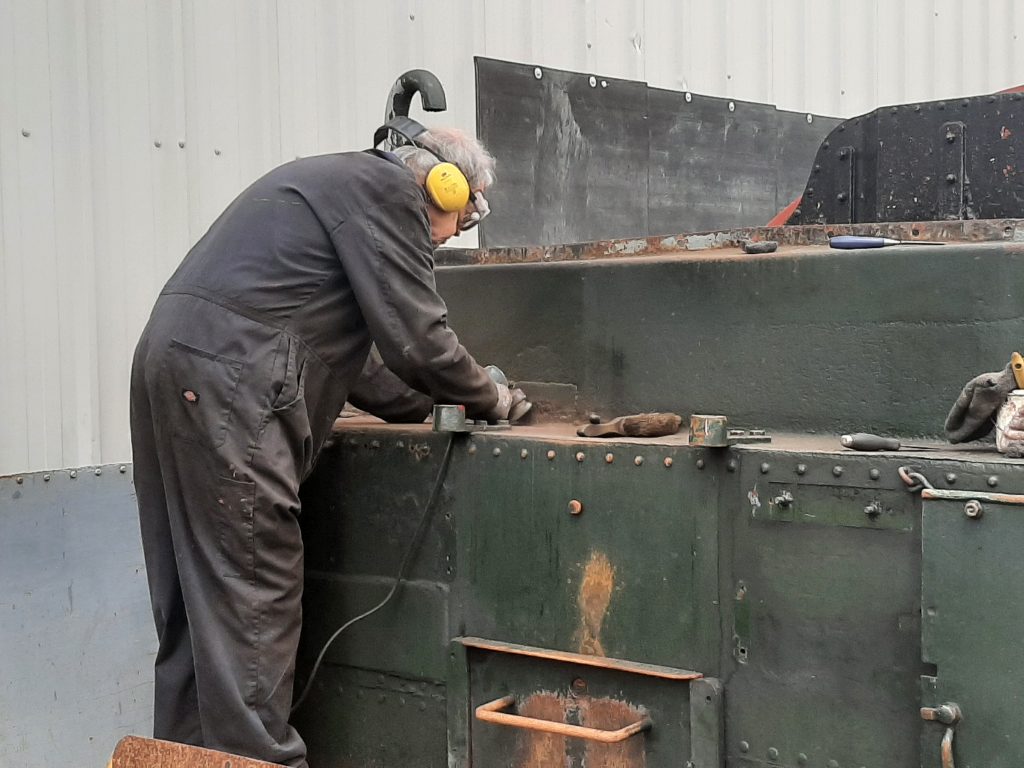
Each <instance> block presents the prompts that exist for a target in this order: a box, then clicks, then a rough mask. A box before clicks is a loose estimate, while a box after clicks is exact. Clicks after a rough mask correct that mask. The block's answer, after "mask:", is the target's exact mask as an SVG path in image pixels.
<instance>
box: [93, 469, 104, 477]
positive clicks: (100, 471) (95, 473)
mask: <svg viewBox="0 0 1024 768" xmlns="http://www.w3.org/2000/svg"><path fill="white" fill-rule="evenodd" d="M93 474H94V475H96V477H99V476H100V475H102V474H103V470H102V469H100V468H99V467H96V470H95V471H94V472H93Z"/></svg>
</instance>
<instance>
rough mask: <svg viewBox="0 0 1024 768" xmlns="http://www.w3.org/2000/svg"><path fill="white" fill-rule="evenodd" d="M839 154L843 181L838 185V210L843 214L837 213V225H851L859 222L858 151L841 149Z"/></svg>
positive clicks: (848, 148) (852, 148) (847, 148)
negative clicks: (857, 212)
mask: <svg viewBox="0 0 1024 768" xmlns="http://www.w3.org/2000/svg"><path fill="white" fill-rule="evenodd" d="M837 154H838V157H839V169H840V178H841V179H842V181H841V183H839V184H837V185H836V186H837V188H838V192H836V203H837V206H836V210H837V212H841V213H837V215H836V220H835V223H837V224H850V223H853V222H855V221H856V220H857V218H856V216H855V214H856V211H857V209H856V198H857V164H856V160H857V150H856V149H855V148H854V147H850V146H847V147H840V148H839V150H838V153H837ZM844 164H845V170H844Z"/></svg>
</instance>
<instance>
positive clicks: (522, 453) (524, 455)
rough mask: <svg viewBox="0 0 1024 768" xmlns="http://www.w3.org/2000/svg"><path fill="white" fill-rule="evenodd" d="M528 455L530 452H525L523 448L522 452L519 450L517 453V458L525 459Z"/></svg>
mask: <svg viewBox="0 0 1024 768" xmlns="http://www.w3.org/2000/svg"><path fill="white" fill-rule="evenodd" d="M529 455H530V452H529V451H528V450H526V449H525V448H523V450H521V451H520V452H519V458H520V459H525V458H526V457H527V456H529Z"/></svg>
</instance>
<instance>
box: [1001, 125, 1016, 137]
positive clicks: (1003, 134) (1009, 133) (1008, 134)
mask: <svg viewBox="0 0 1024 768" xmlns="http://www.w3.org/2000/svg"><path fill="white" fill-rule="evenodd" d="M1011 136H1013V131H1011V130H1010V129H1009V128H1007V127H1006V126H1005V125H1004V126H1003V129H1002V130H1001V131H999V138H1000V139H1002V140H1003V141H1006V140H1007V139H1008V138H1010V137H1011Z"/></svg>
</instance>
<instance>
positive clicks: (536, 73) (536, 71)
mask: <svg viewBox="0 0 1024 768" xmlns="http://www.w3.org/2000/svg"><path fill="white" fill-rule="evenodd" d="M533 76H534V77H535V78H537V79H538V80H540V79H541V78H542V77H544V72H543V71H542V70H541V68H540V67H534V68H533Z"/></svg>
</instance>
